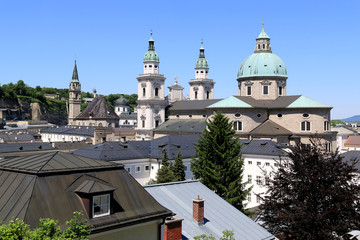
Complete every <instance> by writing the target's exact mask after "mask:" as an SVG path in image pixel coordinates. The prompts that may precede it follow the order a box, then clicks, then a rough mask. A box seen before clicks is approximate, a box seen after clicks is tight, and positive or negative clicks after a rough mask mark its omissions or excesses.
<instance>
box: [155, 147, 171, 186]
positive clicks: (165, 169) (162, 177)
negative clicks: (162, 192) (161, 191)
mask: <svg viewBox="0 0 360 240" xmlns="http://www.w3.org/2000/svg"><path fill="white" fill-rule="evenodd" d="M161 165H162V166H161V168H160V169H159V170H158V172H157V174H156V181H155V182H156V183H166V182H175V181H176V178H175V175H174V172H173V171H172V170H171V169H170V164H169V157H168V155H167V151H166V150H164V154H163V157H162V160H161Z"/></svg>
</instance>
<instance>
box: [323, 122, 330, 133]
mask: <svg viewBox="0 0 360 240" xmlns="http://www.w3.org/2000/svg"><path fill="white" fill-rule="evenodd" d="M329 130H330V124H329V121H324V131H329Z"/></svg>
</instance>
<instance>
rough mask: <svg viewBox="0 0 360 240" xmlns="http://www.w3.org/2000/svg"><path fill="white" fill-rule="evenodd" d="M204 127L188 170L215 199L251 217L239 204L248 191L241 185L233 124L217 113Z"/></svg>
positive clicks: (239, 148)
mask: <svg viewBox="0 0 360 240" xmlns="http://www.w3.org/2000/svg"><path fill="white" fill-rule="evenodd" d="M206 126H207V127H206V128H205V129H204V131H203V133H202V135H201V136H200V139H199V140H198V145H197V146H195V150H196V158H193V159H192V161H191V170H192V172H193V173H194V176H195V178H197V179H200V181H201V182H202V183H203V184H204V185H206V186H207V187H208V188H210V189H211V190H213V191H214V192H215V193H216V194H217V195H219V196H220V197H222V198H223V199H224V200H226V201H227V202H229V203H230V204H232V205H233V206H234V207H236V208H237V209H239V210H240V211H242V212H244V213H245V214H250V212H248V211H247V210H245V209H244V206H243V203H242V202H243V201H244V200H245V199H246V196H247V194H248V193H249V192H250V190H251V189H245V184H243V183H242V174H243V165H244V162H243V159H242V158H241V152H240V151H241V145H240V143H239V138H238V137H235V130H234V129H233V127H232V123H231V122H230V121H229V119H228V118H227V117H226V116H225V115H223V114H222V113H220V112H218V113H217V114H216V115H215V116H214V117H213V119H212V120H210V119H209V120H208V121H207V122H206Z"/></svg>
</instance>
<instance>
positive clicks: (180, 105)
mask: <svg viewBox="0 0 360 240" xmlns="http://www.w3.org/2000/svg"><path fill="white" fill-rule="evenodd" d="M220 100H222V99H209V100H192V101H189V100H183V101H176V102H174V103H173V104H172V105H171V106H170V108H169V110H170V111H181V110H186V111H191V110H204V109H205V108H206V107H207V106H209V105H211V104H214V103H216V102H218V101H220Z"/></svg>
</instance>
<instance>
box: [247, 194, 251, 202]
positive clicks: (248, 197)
mask: <svg viewBox="0 0 360 240" xmlns="http://www.w3.org/2000/svg"><path fill="white" fill-rule="evenodd" d="M247 200H248V201H249V202H251V193H249V194H248V196H247Z"/></svg>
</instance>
